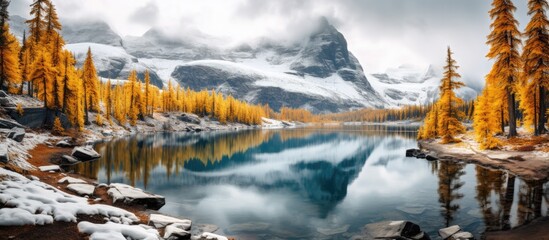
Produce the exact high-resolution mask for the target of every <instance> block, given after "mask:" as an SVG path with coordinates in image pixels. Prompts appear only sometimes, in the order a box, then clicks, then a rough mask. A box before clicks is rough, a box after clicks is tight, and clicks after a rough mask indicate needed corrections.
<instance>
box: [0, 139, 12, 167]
mask: <svg viewBox="0 0 549 240" xmlns="http://www.w3.org/2000/svg"><path fill="white" fill-rule="evenodd" d="M9 160H10V157H9V154H8V145H7V144H5V143H0V162H3V163H7V162H8V161H9Z"/></svg>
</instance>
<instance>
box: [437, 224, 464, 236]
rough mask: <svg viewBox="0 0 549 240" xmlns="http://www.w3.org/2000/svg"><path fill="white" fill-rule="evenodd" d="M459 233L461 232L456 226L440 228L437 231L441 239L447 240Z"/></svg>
mask: <svg viewBox="0 0 549 240" xmlns="http://www.w3.org/2000/svg"><path fill="white" fill-rule="evenodd" d="M459 231H461V228H460V227H459V226H458V225H453V226H449V227H447V228H442V229H440V230H438V235H439V236H440V237H441V238H442V239H448V238H449V237H451V236H452V235H454V234H456V233H458V232H459Z"/></svg>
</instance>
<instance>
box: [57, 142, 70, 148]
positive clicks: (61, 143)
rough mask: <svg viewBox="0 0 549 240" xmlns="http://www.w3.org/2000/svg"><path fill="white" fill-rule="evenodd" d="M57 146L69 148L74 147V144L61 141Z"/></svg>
mask: <svg viewBox="0 0 549 240" xmlns="http://www.w3.org/2000/svg"><path fill="white" fill-rule="evenodd" d="M55 146H58V147H63V148H69V147H72V144H71V143H70V142H69V141H67V140H61V141H59V142H57V143H56V144H55Z"/></svg>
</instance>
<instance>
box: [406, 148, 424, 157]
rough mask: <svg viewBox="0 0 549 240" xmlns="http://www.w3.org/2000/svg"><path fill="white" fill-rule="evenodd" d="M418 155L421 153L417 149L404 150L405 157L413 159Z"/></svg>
mask: <svg viewBox="0 0 549 240" xmlns="http://www.w3.org/2000/svg"><path fill="white" fill-rule="evenodd" d="M419 153H421V151H420V150H419V149H408V150H406V157H415V156H417V155H418V154H419Z"/></svg>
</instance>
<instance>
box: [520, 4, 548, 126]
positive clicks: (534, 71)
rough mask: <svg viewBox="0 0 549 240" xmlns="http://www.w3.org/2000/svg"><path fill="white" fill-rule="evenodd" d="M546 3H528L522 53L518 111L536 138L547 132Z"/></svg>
mask: <svg viewBox="0 0 549 240" xmlns="http://www.w3.org/2000/svg"><path fill="white" fill-rule="evenodd" d="M548 7H549V4H548V2H547V0H529V1H528V8H529V11H528V15H531V16H532V17H531V19H530V22H529V23H528V25H527V26H526V29H525V35H526V37H527V39H526V42H525V45H524V48H523V52H522V59H523V61H524V62H523V64H524V65H523V74H524V76H523V78H522V81H521V84H520V88H519V90H520V92H519V93H520V94H519V96H520V108H521V110H522V111H523V114H524V118H523V120H524V126H525V127H526V128H527V129H529V130H531V129H532V127H531V126H534V133H535V134H536V135H539V134H542V133H545V132H546V129H545V123H546V122H547V117H546V112H547V106H546V104H545V102H546V89H547V88H548V87H549V32H548V31H549V21H548V19H547V15H546V12H545V11H546V9H547V8H548Z"/></svg>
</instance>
